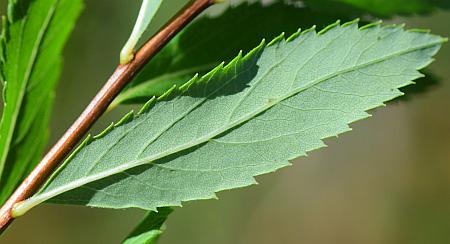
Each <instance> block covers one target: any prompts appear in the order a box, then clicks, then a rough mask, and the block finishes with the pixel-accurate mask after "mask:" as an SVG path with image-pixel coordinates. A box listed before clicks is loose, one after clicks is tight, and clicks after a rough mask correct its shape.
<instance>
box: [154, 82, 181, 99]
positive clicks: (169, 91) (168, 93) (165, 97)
mask: <svg viewBox="0 0 450 244" xmlns="http://www.w3.org/2000/svg"><path fill="white" fill-rule="evenodd" d="M176 88H177V85H173V86H172V87H171V88H170V89H169V90H167V91H166V92H164V93H163V94H162V95H161V96H159V97H158V98H156V101H158V102H159V101H162V100H166V99H169V98H170V97H171V95H172V94H173V93H174V91H175V90H176Z"/></svg>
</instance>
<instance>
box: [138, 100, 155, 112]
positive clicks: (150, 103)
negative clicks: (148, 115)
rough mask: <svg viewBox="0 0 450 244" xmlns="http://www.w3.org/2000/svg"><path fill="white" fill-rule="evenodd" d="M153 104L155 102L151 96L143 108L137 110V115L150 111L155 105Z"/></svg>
mask: <svg viewBox="0 0 450 244" xmlns="http://www.w3.org/2000/svg"><path fill="white" fill-rule="evenodd" d="M155 102H156V97H155V96H153V97H152V98H150V100H148V101H147V102H146V103H145V104H144V106H142V108H141V109H140V110H139V112H138V113H137V115H141V114H143V113H145V112H147V111H148V110H150V109H151V108H152V107H153V105H155Z"/></svg>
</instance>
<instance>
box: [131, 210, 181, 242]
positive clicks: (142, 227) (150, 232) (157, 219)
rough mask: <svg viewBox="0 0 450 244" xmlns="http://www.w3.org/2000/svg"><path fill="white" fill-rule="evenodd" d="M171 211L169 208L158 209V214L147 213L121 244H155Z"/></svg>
mask: <svg viewBox="0 0 450 244" xmlns="http://www.w3.org/2000/svg"><path fill="white" fill-rule="evenodd" d="M172 211H173V209H171V208H159V209H158V212H153V211H152V212H149V213H148V214H147V216H146V217H145V218H144V220H142V222H141V223H140V224H139V225H138V226H137V227H136V229H134V230H133V231H132V232H131V234H130V235H129V236H128V237H127V239H126V240H125V241H124V242H123V244H155V243H156V242H157V241H158V239H159V237H160V236H161V234H162V232H163V230H162V226H163V224H164V222H166V219H167V217H168V216H169V214H170V213H172Z"/></svg>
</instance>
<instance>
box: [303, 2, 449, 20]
mask: <svg viewBox="0 0 450 244" xmlns="http://www.w3.org/2000/svg"><path fill="white" fill-rule="evenodd" d="M303 2H305V3H306V4H307V5H308V6H311V7H313V8H314V9H316V10H320V11H325V12H328V13H333V14H336V13H342V14H344V13H345V14H350V15H353V16H361V15H364V14H370V15H374V16H377V17H391V16H394V15H411V14H422V13H429V12H431V11H433V10H434V9H436V8H437V7H441V8H448V7H450V5H449V3H448V1H446V0H303Z"/></svg>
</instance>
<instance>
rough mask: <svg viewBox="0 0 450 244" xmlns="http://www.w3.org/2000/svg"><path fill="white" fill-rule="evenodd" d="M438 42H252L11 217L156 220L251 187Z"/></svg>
mask: <svg viewBox="0 0 450 244" xmlns="http://www.w3.org/2000/svg"><path fill="white" fill-rule="evenodd" d="M445 41H446V39H444V38H441V37H439V36H436V35H432V34H429V33H427V32H424V31H418V30H415V31H412V30H411V31H406V30H404V29H403V28H402V27H401V26H394V25H390V26H381V25H380V24H379V23H375V24H371V25H367V26H364V27H362V28H358V24H357V23H356V22H349V23H346V24H344V25H339V24H333V25H331V26H329V27H327V28H325V29H324V30H322V31H321V32H319V33H316V31H315V30H314V29H309V30H306V31H303V32H296V33H294V34H293V35H292V36H290V37H289V38H287V40H284V36H283V35H281V36H279V37H277V38H276V39H274V40H273V41H271V42H270V43H269V44H267V45H266V44H264V42H263V43H261V44H260V45H259V46H258V47H257V48H255V49H253V50H252V51H251V52H249V53H248V54H247V55H245V56H244V57H243V56H241V55H238V56H237V57H236V58H235V59H233V60H232V61H231V62H230V63H229V64H228V65H226V66H222V65H220V66H218V67H217V68H215V69H214V70H212V71H211V72H209V73H208V74H206V75H205V76H203V77H201V78H199V77H194V78H193V79H192V80H191V81H190V82H188V83H187V84H185V85H183V86H182V87H180V88H179V89H177V88H175V89H173V90H172V91H171V93H167V94H165V95H164V96H162V97H160V98H158V99H152V100H151V101H150V102H149V103H148V104H147V105H146V106H145V107H144V108H143V109H142V111H141V112H140V113H139V114H138V115H137V116H133V114H132V113H130V114H128V115H127V116H126V117H125V118H123V119H122V120H121V121H120V122H119V123H118V124H116V125H114V126H112V127H110V128H108V129H107V130H106V131H105V132H103V133H101V135H99V136H97V137H95V138H94V140H90V139H88V140H86V141H85V142H84V143H83V145H82V146H81V147H80V148H79V149H78V150H77V151H76V152H75V153H74V154H73V155H72V156H71V157H70V158H69V159H68V160H67V161H66V162H65V163H64V164H63V165H62V166H61V167H60V168H59V170H58V172H57V173H55V174H54V175H53V177H52V178H51V179H50V180H49V181H48V183H47V184H46V186H45V187H44V188H43V189H42V190H41V191H40V192H39V193H38V194H36V195H35V196H33V197H31V198H30V199H28V200H25V201H24V202H22V203H20V204H18V205H17V206H16V207H15V208H14V210H13V214H14V215H15V216H20V215H22V214H23V213H25V212H26V211H27V210H28V209H30V208H32V207H34V206H36V205H37V204H39V203H42V202H44V201H48V202H51V203H60V204H76V205H86V206H92V207H102V208H130V207H136V208H142V209H146V210H156V209H157V208H158V207H164V206H179V205H181V203H182V202H183V201H191V200H197V199H209V198H214V197H215V192H218V191H222V190H226V189H233V188H237V187H244V186H248V185H251V184H255V179H254V176H257V175H261V174H265V173H269V172H273V171H275V170H277V169H279V168H282V167H285V166H288V165H289V164H290V163H289V160H292V159H295V158H297V157H300V156H304V155H306V153H307V152H309V151H311V150H314V149H318V148H322V147H324V146H325V144H324V143H323V141H322V139H325V138H328V137H332V136H337V135H338V134H340V133H343V132H346V131H349V130H350V127H349V126H348V124H350V123H352V122H355V121H358V120H361V119H364V118H367V117H369V116H370V115H369V114H368V113H367V112H366V111H367V110H370V109H373V108H376V107H379V106H383V105H384V102H386V101H389V100H392V99H394V98H396V97H398V96H400V95H402V93H401V92H400V91H399V90H398V88H401V87H404V86H407V85H410V84H412V80H414V79H416V78H419V77H421V76H422V75H421V74H420V73H419V72H418V71H417V70H418V69H422V68H424V67H425V66H427V65H428V64H429V63H430V62H431V61H432V56H433V55H435V54H436V52H437V51H438V50H439V48H440V46H441V44H442V43H443V42H445Z"/></svg>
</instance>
